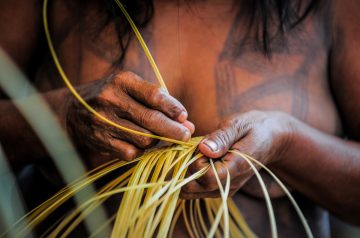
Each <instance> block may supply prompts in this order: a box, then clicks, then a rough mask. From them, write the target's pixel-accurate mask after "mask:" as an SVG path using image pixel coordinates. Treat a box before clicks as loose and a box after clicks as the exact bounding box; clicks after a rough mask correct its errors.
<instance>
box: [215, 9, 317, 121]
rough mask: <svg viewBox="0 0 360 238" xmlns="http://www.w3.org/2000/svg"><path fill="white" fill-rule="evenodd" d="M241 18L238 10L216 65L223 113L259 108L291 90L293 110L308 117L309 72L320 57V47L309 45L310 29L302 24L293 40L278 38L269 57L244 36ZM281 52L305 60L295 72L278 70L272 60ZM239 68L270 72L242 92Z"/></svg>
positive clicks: (217, 86) (295, 113) (303, 118)
mask: <svg viewBox="0 0 360 238" xmlns="http://www.w3.org/2000/svg"><path fill="white" fill-rule="evenodd" d="M240 21H241V17H240V16H239V14H237V16H236V17H235V19H234V22H233V23H232V26H231V29H230V32H229V34H228V37H227V39H226V42H225V44H224V47H223V49H222V52H221V54H220V55H219V57H218V61H217V64H216V66H215V80H216V90H217V95H218V96H217V104H218V105H217V106H218V113H219V115H220V116H221V117H225V116H228V115H231V114H234V113H236V112H239V110H242V109H256V108H254V107H255V102H257V101H259V100H263V99H266V98H268V97H272V96H275V95H279V94H281V93H288V94H290V95H291V97H292V106H291V114H292V115H293V116H295V117H297V118H299V119H301V120H304V121H306V117H307V113H308V90H307V86H308V76H309V75H308V73H309V71H310V68H311V67H312V65H313V64H314V63H315V61H316V59H317V55H316V50H314V49H312V47H306V46H305V44H306V43H305V42H310V39H308V38H309V36H308V35H307V33H306V32H301V30H302V29H301V27H300V28H299V29H296V30H294V33H293V32H292V33H291V37H289V38H291V39H289V40H288V39H285V38H283V37H279V39H274V41H273V44H272V50H273V57H272V58H271V59H268V58H266V56H264V55H262V52H261V51H260V50H259V49H258V48H257V47H256V46H255V44H254V43H251V39H249V38H247V39H243V40H241V39H242V38H244V32H242V31H241V25H240V23H241V22H240ZM239 39H240V40H239ZM283 40H284V41H283ZM236 44H238V45H240V47H238V46H237V45H236ZM277 55H285V56H288V57H291V56H300V57H301V58H302V62H301V63H300V64H299V66H297V69H296V70H295V71H294V72H291V73H285V74H282V75H279V74H275V73H274V72H272V68H271V67H272V66H274V64H273V63H274V62H272V60H274V58H276V56H277ZM275 63H276V62H275ZM237 68H238V69H243V70H246V71H248V72H250V73H252V74H256V75H270V76H269V77H268V78H264V80H263V82H262V83H261V84H259V85H256V86H254V87H252V88H250V89H248V90H247V91H245V92H242V93H238V91H239V86H238V85H237V82H238V81H239V80H241V79H238V78H236V73H235V70H236V69H237ZM274 109H276V108H274Z"/></svg>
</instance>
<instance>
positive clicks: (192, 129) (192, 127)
mask: <svg viewBox="0 0 360 238" xmlns="http://www.w3.org/2000/svg"><path fill="white" fill-rule="evenodd" d="M181 124H182V125H183V126H185V127H186V128H187V129H189V131H190V133H191V135H192V134H194V132H195V125H194V124H193V123H192V122H190V121H188V120H186V121H184V122H183V123H181Z"/></svg>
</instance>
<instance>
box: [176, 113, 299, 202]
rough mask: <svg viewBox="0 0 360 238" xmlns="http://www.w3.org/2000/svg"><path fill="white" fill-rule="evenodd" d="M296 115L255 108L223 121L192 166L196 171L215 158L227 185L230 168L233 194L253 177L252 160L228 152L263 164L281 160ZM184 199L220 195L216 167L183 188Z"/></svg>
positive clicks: (201, 147) (192, 170)
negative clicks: (247, 159)
mask: <svg viewBox="0 0 360 238" xmlns="http://www.w3.org/2000/svg"><path fill="white" fill-rule="evenodd" d="M292 121H293V118H292V117H291V116H290V115H287V114H285V113H281V112H261V111H251V112H248V113H244V114H238V115H234V116H232V117H230V118H228V119H227V120H225V121H223V122H222V123H221V124H220V126H219V129H218V130H216V131H215V132H213V133H211V134H209V135H207V136H205V138H204V139H203V140H202V141H201V143H200V145H199V150H200V152H201V153H203V154H204V157H202V158H200V159H198V160H197V161H195V162H194V163H193V164H192V165H191V166H189V172H190V173H192V174H193V173H195V172H196V171H198V170H200V169H201V168H203V167H204V166H208V165H209V158H212V159H214V165H215V168H216V171H217V173H218V175H219V177H220V180H221V182H222V184H223V185H225V183H226V175H227V170H229V172H230V179H231V183H230V195H233V194H234V193H235V192H237V191H238V190H239V189H240V188H241V187H242V186H243V185H244V184H245V183H246V182H247V181H248V180H249V179H250V178H251V177H252V176H253V172H252V170H251V168H250V166H249V165H248V163H247V162H246V161H245V160H244V159H242V158H241V157H240V156H238V155H236V154H234V153H230V152H228V151H229V150H230V149H233V150H238V151H240V152H242V153H245V154H247V155H250V156H251V157H253V158H254V159H256V160H258V161H260V162H261V163H263V164H271V163H274V162H276V161H277V160H280V159H281V158H282V157H283V154H284V153H285V151H286V148H287V145H288V142H289V140H290V137H291V132H292V129H291V128H292ZM181 196H182V197H183V198H184V199H196V198H205V197H219V196H220V193H219V188H218V184H217V181H216V178H215V175H214V172H213V170H212V169H211V168H210V169H209V170H208V171H207V172H206V174H205V175H203V176H202V177H201V178H199V179H198V180H196V181H192V182H190V183H188V184H187V185H186V186H184V187H183V190H182V193H181Z"/></svg>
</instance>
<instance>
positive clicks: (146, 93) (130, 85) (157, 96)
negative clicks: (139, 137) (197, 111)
mask: <svg viewBox="0 0 360 238" xmlns="http://www.w3.org/2000/svg"><path fill="white" fill-rule="evenodd" d="M117 77H118V78H119V81H120V82H121V83H122V85H123V86H124V87H125V88H124V89H125V90H126V92H127V93H128V94H129V95H131V96H132V97H134V98H135V99H136V100H138V101H140V102H141V103H143V104H146V105H148V106H149V107H151V108H153V109H156V110H159V111H161V112H162V113H164V114H165V115H167V116H168V117H170V118H171V119H173V120H176V121H178V122H184V121H185V120H186V119H187V117H188V113H187V111H186V109H185V107H184V106H183V105H182V104H181V103H180V102H179V101H178V100H176V99H175V98H174V97H172V96H171V95H170V94H168V93H167V92H166V91H165V90H163V89H162V88H160V87H158V86H157V85H154V84H152V83H150V82H147V81H146V80H143V79H141V78H140V77H139V76H137V75H136V74H134V73H131V72H124V73H121V74H119V75H118V76H117Z"/></svg>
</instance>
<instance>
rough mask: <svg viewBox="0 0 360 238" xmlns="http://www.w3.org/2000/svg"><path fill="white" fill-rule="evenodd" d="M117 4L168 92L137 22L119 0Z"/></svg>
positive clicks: (159, 80) (116, 0) (158, 78)
mask: <svg viewBox="0 0 360 238" xmlns="http://www.w3.org/2000/svg"><path fill="white" fill-rule="evenodd" d="M115 2H116V4H117V5H118V6H119V8H120V10H121V11H122V13H123V14H124V16H125V17H126V19H127V20H128V22H129V24H130V26H131V28H132V30H133V31H134V33H135V35H136V37H137V39H138V41H139V43H140V45H141V47H142V48H143V50H144V53H145V55H146V57H147V58H148V60H149V62H150V65H151V67H152V69H153V70H154V73H155V76H156V78H157V80H158V82H159V84H160V85H161V87H162V88H164V89H165V90H166V92H168V90H167V88H166V85H165V82H164V80H163V78H162V76H161V74H160V71H159V69H158V67H157V65H156V63H155V60H154V58H153V57H152V55H151V53H150V51H149V48H148V47H147V45H146V43H145V41H144V39H143V37H142V36H141V34H140V32H139V30H138V28H137V27H136V25H135V23H134V22H133V20H132V19H131V17H130V15H129V13H128V12H127V11H126V9H125V7H124V6H123V5H122V4H121V2H120V1H119V0H115Z"/></svg>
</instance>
